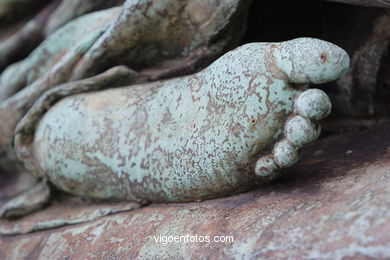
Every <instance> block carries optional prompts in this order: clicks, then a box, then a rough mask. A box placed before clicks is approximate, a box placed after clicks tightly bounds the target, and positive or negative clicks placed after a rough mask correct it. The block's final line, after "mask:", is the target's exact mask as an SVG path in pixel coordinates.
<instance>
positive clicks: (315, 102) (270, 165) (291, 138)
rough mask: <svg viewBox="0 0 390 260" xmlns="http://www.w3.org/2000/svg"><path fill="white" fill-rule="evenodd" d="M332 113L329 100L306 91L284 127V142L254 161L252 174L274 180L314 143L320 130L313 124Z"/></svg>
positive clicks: (296, 101) (319, 92) (318, 91)
mask: <svg viewBox="0 0 390 260" xmlns="http://www.w3.org/2000/svg"><path fill="white" fill-rule="evenodd" d="M330 110H331V103H330V100H329V97H328V96H327V95H326V94H325V93H324V92H323V91H322V90H319V89H309V90H306V91H304V92H302V93H301V94H300V95H299V96H298V97H297V98H296V99H295V108H294V114H293V115H291V116H290V118H289V119H288V120H287V121H286V123H285V125H284V134H283V138H282V139H281V140H279V141H278V142H277V143H275V145H274V147H273V150H272V152H271V153H269V154H267V155H264V156H262V157H261V158H259V159H258V160H257V161H256V164H255V173H256V174H257V175H258V176H259V177H260V178H273V177H274V176H275V175H276V174H277V172H278V170H279V169H283V168H286V167H289V166H291V165H292V164H294V163H295V162H297V161H298V159H299V150H300V148H301V147H302V146H303V145H305V144H307V143H310V142H312V141H314V140H316V139H317V138H318V136H319V134H320V127H319V125H318V124H317V123H316V122H317V121H318V120H321V119H323V118H324V117H326V116H327V115H328V114H329V113H330Z"/></svg>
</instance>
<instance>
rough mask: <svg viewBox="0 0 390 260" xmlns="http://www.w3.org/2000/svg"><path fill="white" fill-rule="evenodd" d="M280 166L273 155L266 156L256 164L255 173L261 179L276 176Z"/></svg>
mask: <svg viewBox="0 0 390 260" xmlns="http://www.w3.org/2000/svg"><path fill="white" fill-rule="evenodd" d="M277 169H278V166H277V165H276V163H275V161H274V158H273V156H272V155H265V156H263V157H261V158H260V159H259V160H257V162H256V166H255V173H256V175H257V176H259V177H269V176H272V175H274V174H275V172H276V170H277Z"/></svg>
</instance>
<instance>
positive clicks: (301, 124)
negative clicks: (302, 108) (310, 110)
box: [285, 115, 320, 147]
mask: <svg viewBox="0 0 390 260" xmlns="http://www.w3.org/2000/svg"><path fill="white" fill-rule="evenodd" d="M319 134H320V127H319V126H317V127H316V125H315V124H314V123H313V122H312V121H310V120H309V119H307V118H305V117H303V116H300V115H297V116H294V117H292V118H291V119H289V120H288V122H287V124H286V128H285V136H286V138H287V139H288V140H289V141H290V143H291V144H293V145H294V146H298V147H302V146H303V145H305V144H307V143H310V142H313V141H314V140H316V139H317V138H318V136H319Z"/></svg>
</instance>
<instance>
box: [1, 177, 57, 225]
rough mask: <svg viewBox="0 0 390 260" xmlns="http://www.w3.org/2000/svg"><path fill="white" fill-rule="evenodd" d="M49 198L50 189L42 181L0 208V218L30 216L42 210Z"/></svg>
mask: <svg viewBox="0 0 390 260" xmlns="http://www.w3.org/2000/svg"><path fill="white" fill-rule="evenodd" d="M49 198H50V187H49V186H48V185H47V183H46V181H45V180H43V181H41V182H38V183H37V184H36V185H35V186H34V187H32V188H31V189H29V190H27V191H25V192H23V193H22V194H19V195H18V196H16V197H14V198H12V199H11V200H9V201H8V202H7V203H5V204H4V205H3V206H2V207H1V208H0V218H17V217H22V216H24V215H27V214H30V213H32V212H34V211H37V210H39V209H40V208H42V207H43V206H44V205H45V204H46V203H47V202H48V201H49Z"/></svg>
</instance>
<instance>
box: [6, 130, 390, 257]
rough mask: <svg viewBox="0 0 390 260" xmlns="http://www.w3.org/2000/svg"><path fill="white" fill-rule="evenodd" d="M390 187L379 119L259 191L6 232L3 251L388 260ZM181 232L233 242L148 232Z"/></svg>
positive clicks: (326, 145) (315, 147) (388, 143)
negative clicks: (171, 239)
mask: <svg viewBox="0 0 390 260" xmlns="http://www.w3.org/2000/svg"><path fill="white" fill-rule="evenodd" d="M389 184H390V125H383V126H382V127H379V128H376V129H373V130H369V131H366V132H362V133H355V134H348V135H339V136H334V137H329V138H325V139H322V140H321V141H319V142H316V143H314V144H312V145H309V146H308V147H307V148H306V149H305V151H304V152H303V155H302V160H301V161H300V163H298V164H297V165H296V166H294V167H292V168H290V169H288V170H286V171H284V172H283V176H282V177H281V178H280V179H278V180H277V181H276V182H274V183H272V184H271V185H268V186H265V187H260V188H259V189H257V190H255V191H251V192H248V193H245V194H240V195H236V196H232V197H229V198H223V199H216V200H209V201H203V202H199V203H187V204H169V205H167V204H163V205H150V206H147V207H145V208H142V209H136V210H132V211H129V212H123V213H118V214H114V215H111V216H107V217H103V218H99V219H97V220H95V221H90V222H88V223H84V224H77V225H71V226H65V227H62V228H58V229H53V230H49V231H43V232H35V233H31V234H28V235H18V236H2V237H0V258H1V259H15V258H17V259H22V258H29V259H35V258H40V259H49V258H50V259H56V258H60V259H64V258H65V257H69V259H74V258H77V259H82V258H85V257H87V256H89V257H91V258H95V257H98V258H105V259H107V258H110V259H122V258H124V259H127V258H129V257H131V258H133V257H137V256H138V257H140V256H143V257H147V258H152V257H154V258H156V259H157V258H158V259H160V258H168V257H175V258H177V257H178V258H189V257H191V258H206V257H216V258H233V257H236V258H239V259H240V258H242V257H243V258H268V259H275V258H278V259H286V258H289V259H302V258H316V259H318V258H319V259H342V258H344V259H349V258H350V259H367V258H375V259H381V258H383V259H385V258H387V259H388V258H390V210H389V208H390V185H389ZM0 198H1V196H0ZM66 210H72V209H69V208H65V207H64V211H66ZM73 210H80V209H73ZM49 211H50V208H49V209H47V210H45V211H43V212H40V213H36V214H47V212H49ZM45 212H46V213H45ZM67 213H69V212H67ZM187 234H189V235H193V236H195V235H198V236H201V235H202V236H206V235H208V236H210V237H213V236H221V235H228V236H233V237H234V242H233V243H187V244H183V243H168V244H166V245H164V244H162V243H156V242H155V239H154V237H153V236H158V235H172V236H175V235H178V236H179V235H187Z"/></svg>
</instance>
